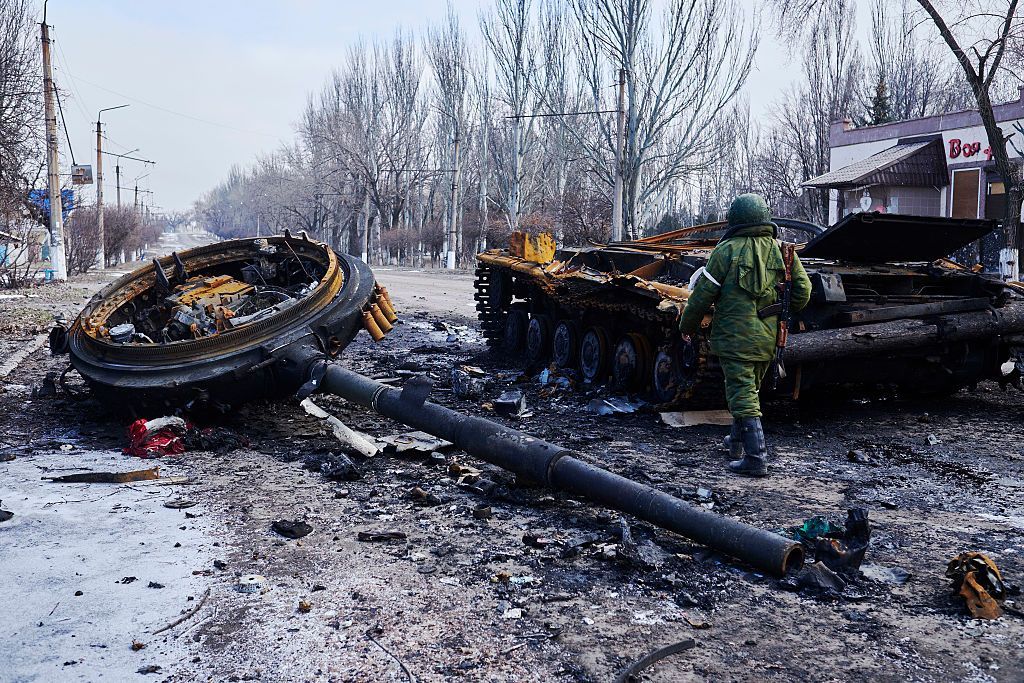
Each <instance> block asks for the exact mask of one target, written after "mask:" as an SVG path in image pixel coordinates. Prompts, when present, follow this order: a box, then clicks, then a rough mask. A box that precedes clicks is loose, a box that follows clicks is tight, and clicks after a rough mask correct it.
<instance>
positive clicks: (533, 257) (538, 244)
mask: <svg viewBox="0 0 1024 683" xmlns="http://www.w3.org/2000/svg"><path fill="white" fill-rule="evenodd" d="M555 248H556V244H555V238H554V237H552V236H551V235H550V234H549V233H546V232H542V233H539V234H537V235H529V234H527V233H525V232H522V231H519V230H517V231H516V232H513V233H512V235H511V236H510V237H509V238H508V253H509V254H511V255H512V256H518V257H519V258H521V259H524V260H526V261H532V262H534V263H549V262H550V261H551V260H552V259H553V258H555Z"/></svg>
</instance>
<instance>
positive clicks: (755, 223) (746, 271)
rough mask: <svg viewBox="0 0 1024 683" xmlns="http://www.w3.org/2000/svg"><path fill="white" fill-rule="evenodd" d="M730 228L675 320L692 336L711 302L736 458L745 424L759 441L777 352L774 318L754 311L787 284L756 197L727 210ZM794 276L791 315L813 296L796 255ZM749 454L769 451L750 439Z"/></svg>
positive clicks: (769, 225) (713, 346) (713, 340)
mask: <svg viewBox="0 0 1024 683" xmlns="http://www.w3.org/2000/svg"><path fill="white" fill-rule="evenodd" d="M729 225H730V229H729V232H727V233H726V236H725V237H724V238H723V239H722V240H721V241H720V242H719V243H718V246H716V247H715V250H714V251H713V252H712V253H711V257H710V258H709V259H708V263H707V266H705V270H704V271H703V272H701V273H700V276H699V277H698V278H697V281H696V283H695V284H694V285H693V288H692V290H691V292H690V297H689V299H688V300H687V302H686V308H685V309H684V310H683V314H682V316H681V317H680V319H679V330H680V331H681V332H682V333H683V334H696V333H697V331H698V330H699V328H700V322H701V319H703V317H704V315H705V314H706V313H707V312H708V310H709V309H710V308H711V305H712V304H714V305H715V315H714V318H713V321H712V324H711V339H710V341H711V353H713V354H714V355H716V356H718V359H719V362H720V364H721V366H722V371H723V373H724V374H725V393H726V399H727V400H728V403H729V412H731V413H732V416H733V420H734V422H733V431H732V435H731V439H730V450H731V451H732V452H733V454H734V455H738V454H739V452H740V448H742V447H743V445H746V437H745V436H744V439H743V444H742V445H741V443H740V438H739V437H740V436H742V435H744V429H745V427H744V425H747V426H749V428H750V431H756V432H758V433H760V434H761V437H760V438H761V440H762V441H763V432H762V431H761V426H760V417H761V405H760V401H759V400H758V391H759V389H760V387H761V380H762V378H763V377H764V375H765V372H767V370H768V367H769V365H770V363H771V360H772V358H773V356H774V354H775V341H776V336H777V334H778V316H776V315H772V316H768V317H765V318H760V317H758V315H757V312H758V311H759V310H761V309H763V308H765V307H767V306H770V305H772V304H774V303H776V301H777V300H778V296H779V294H778V289H777V287H776V286H777V285H778V283H780V282H782V280H783V279H784V276H785V269H786V266H785V263H784V261H783V260H782V251H781V249H780V248H779V244H778V242H776V240H775V237H774V236H775V231H776V226H775V225H774V224H773V223H772V222H771V218H770V215H769V213H768V207H767V206H766V205H765V203H764V200H763V199H761V197H759V196H758V195H741V196H740V197H738V198H737V199H736V201H734V202H733V206H732V207H731V208H730V210H729ZM792 277H793V288H792V296H791V298H790V310H791V311H793V312H796V311H799V310H800V309H801V308H803V307H804V306H805V305H807V302H808V300H809V299H810V295H811V283H810V280H809V279H808V278H807V273H806V272H804V267H803V265H801V263H800V259H799V258H797V257H794V259H793V266H792ZM752 438H753V437H752ZM746 450H747V451H748V456H749V457H750V458H752V459H754V460H757V459H758V458H759V457H763V455H766V454H767V450H766V449H762V448H761V447H760V444H755V443H753V442H752V443H751V444H750V445H748V446H747V448H746ZM752 450H754V451H755V452H753V453H751V452H750V451H752ZM747 464H748V465H750V466H752V467H753V469H755V470H757V472H745V473H748V474H756V473H758V472H760V473H762V474H763V473H764V472H766V470H765V468H764V464H763V462H760V463H757V462H754V463H747ZM733 469H736V468H733ZM747 469H749V467H748V468H747ZM737 471H739V470H737Z"/></svg>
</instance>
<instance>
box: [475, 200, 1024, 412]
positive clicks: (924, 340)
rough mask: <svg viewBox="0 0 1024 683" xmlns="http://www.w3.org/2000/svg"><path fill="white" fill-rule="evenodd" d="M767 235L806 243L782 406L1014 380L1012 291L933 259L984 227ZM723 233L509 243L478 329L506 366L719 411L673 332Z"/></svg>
mask: <svg viewBox="0 0 1024 683" xmlns="http://www.w3.org/2000/svg"><path fill="white" fill-rule="evenodd" d="M780 224H781V227H782V229H783V232H784V233H786V234H787V239H790V240H792V239H793V238H794V237H797V236H799V234H800V233H801V232H802V233H803V234H804V235H805V236H806V235H808V234H810V235H811V236H812V239H811V240H810V241H808V242H806V243H804V244H801V245H798V249H799V253H800V258H801V261H802V262H803V264H804V267H805V268H806V270H807V273H808V275H809V277H810V278H811V282H812V296H811V303H810V304H809V305H808V306H807V307H806V308H805V309H804V310H803V311H801V312H800V313H799V314H797V315H796V316H794V318H793V320H792V323H791V325H790V330H791V334H790V336H789V347H788V349H787V351H786V366H787V370H788V371H789V372H788V376H787V377H785V378H784V379H783V381H780V382H779V384H778V387H777V391H778V392H779V393H780V394H788V395H791V396H793V397H794V398H797V397H799V395H800V393H801V392H802V391H803V392H806V391H809V390H814V389H819V388H822V387H828V386H836V385H843V384H861V385H865V384H875V383H881V384H896V385H900V386H904V387H907V388H910V389H913V390H915V391H948V390H952V389H956V388H959V387H962V386H966V385H969V384H972V383H974V382H977V381H979V380H981V379H999V380H1001V381H1003V382H1004V383H1006V382H1008V381H1009V382H1010V383H1013V382H1014V380H1015V379H1016V378H1019V377H1020V374H1021V372H1022V370H1024V288H1022V287H1021V285H1020V283H1003V282H1001V281H999V280H998V279H996V278H994V277H991V276H988V275H985V274H982V273H977V272H974V271H973V270H970V269H968V268H965V267H963V266H960V265H958V264H956V263H953V262H952V261H948V260H945V259H944V258H943V257H944V256H945V255H947V254H950V253H952V252H954V251H956V250H957V249H960V248H961V247H962V246H964V245H966V244H969V243H970V242H972V241H974V240H976V239H978V237H979V236H980V235H983V234H985V233H987V232H989V231H991V230H992V229H993V228H994V223H993V222H991V221H980V220H962V219H948V218H923V217H912V216H890V215H882V214H855V215H851V216H848V217H847V218H844V219H843V220H842V221H840V222H839V223H837V224H836V225H834V226H832V227H831V228H829V229H828V230H825V231H824V232H822V229H821V228H818V227H817V226H812V225H809V224H800V223H796V222H793V221H780ZM723 230H724V224H709V225H706V226H698V227H696V228H687V229H684V230H678V231H675V232H669V233H665V234H663V235H657V236H654V237H649V238H646V239H641V240H636V241H631V242H618V243H613V244H610V245H607V246H588V247H579V248H563V249H561V250H557V251H556V249H555V248H554V245H553V244H552V243H550V242H546V241H540V240H530V239H524V238H522V237H520V238H519V239H517V240H513V241H512V242H511V244H510V248H509V249H492V250H490V251H487V252H484V253H482V254H479V255H478V256H477V259H478V264H477V279H476V290H477V293H476V300H477V310H478V312H479V318H480V321H481V328H482V330H483V332H484V335H485V336H486V338H487V340H488V343H489V344H490V345H491V346H492V347H494V348H496V349H499V348H500V349H501V350H502V351H503V352H504V353H505V354H521V355H525V356H526V358H527V359H528V360H529V361H530V362H533V363H545V364H547V363H548V362H552V363H553V364H554V365H555V366H557V367H559V368H566V369H569V368H571V369H578V370H579V372H580V373H581V375H582V378H583V380H584V381H586V382H589V383H593V384H602V383H608V384H610V385H611V386H612V387H613V388H614V389H615V390H617V391H628V392H630V393H634V394H637V395H640V396H643V397H644V398H648V399H650V400H651V401H653V402H654V403H655V404H656V405H659V406H662V407H669V406H672V407H679V406H685V407H687V408H695V407H701V406H705V405H706V406H717V405H721V403H722V401H721V385H722V383H721V379H720V370H719V369H718V367H717V362H716V359H715V357H714V356H712V355H710V353H709V349H708V345H707V340H706V339H705V338H703V337H699V338H696V339H694V340H693V341H692V342H686V341H683V340H682V339H680V336H679V334H678V331H677V328H676V325H677V318H678V315H679V311H680V310H681V309H682V307H683V306H684V305H685V303H686V299H687V297H688V296H689V288H688V283H689V282H690V280H691V278H692V277H693V276H694V274H695V273H696V272H697V271H698V270H699V269H700V268H701V267H702V266H703V265H704V264H706V263H707V259H708V257H709V256H710V253H711V250H712V249H713V247H714V245H715V243H716V242H717V239H718V236H719V235H720V234H721V233H722V232H723ZM709 325H710V317H709V318H708V319H706V320H705V321H704V327H705V329H707V327H708V326H709Z"/></svg>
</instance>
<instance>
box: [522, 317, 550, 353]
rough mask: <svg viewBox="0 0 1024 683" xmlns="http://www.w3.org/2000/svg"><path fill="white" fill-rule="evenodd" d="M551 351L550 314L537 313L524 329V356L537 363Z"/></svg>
mask: <svg viewBox="0 0 1024 683" xmlns="http://www.w3.org/2000/svg"><path fill="white" fill-rule="evenodd" d="M550 353H551V316H549V315H545V314H543V313H538V314H536V315H534V316H533V319H532V320H531V321H530V326H529V327H528V328H527V330H526V357H527V358H528V359H529V360H530V362H531V363H538V362H540V361H542V360H544V359H545V358H547V357H548V355H549V354H550Z"/></svg>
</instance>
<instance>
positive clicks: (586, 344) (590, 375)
mask: <svg viewBox="0 0 1024 683" xmlns="http://www.w3.org/2000/svg"><path fill="white" fill-rule="evenodd" d="M610 357H611V343H610V342H609V340H608V333H607V332H606V331H605V329H604V328H603V327H591V328H590V329H589V330H587V332H586V334H584V335H583V339H581V340H580V372H582V373H583V379H584V380H585V381H587V382H591V383H593V382H600V381H602V380H604V378H605V377H606V376H607V374H608V361H609V360H610Z"/></svg>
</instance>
